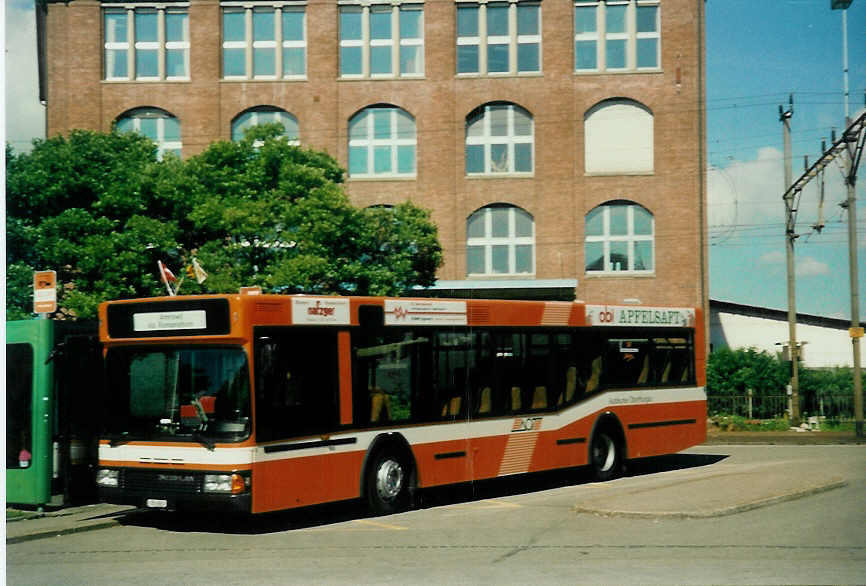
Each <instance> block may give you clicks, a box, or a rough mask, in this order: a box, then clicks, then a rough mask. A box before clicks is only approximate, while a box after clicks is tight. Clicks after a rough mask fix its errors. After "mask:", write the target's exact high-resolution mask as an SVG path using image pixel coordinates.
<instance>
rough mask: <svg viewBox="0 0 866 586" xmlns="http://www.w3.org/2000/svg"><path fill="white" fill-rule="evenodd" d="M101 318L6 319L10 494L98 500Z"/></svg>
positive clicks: (28, 500) (54, 501)
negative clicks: (93, 320)
mask: <svg viewBox="0 0 866 586" xmlns="http://www.w3.org/2000/svg"><path fill="white" fill-rule="evenodd" d="M102 381H103V379H102V351H101V348H100V345H99V336H98V329H97V324H96V323H81V322H63V321H53V320H47V319H34V320H23V321H11V322H6V502H7V503H8V504H22V505H32V506H36V507H39V508H41V507H42V506H43V505H48V504H50V505H63V504H71V503H86V502H95V501H96V487H95V478H94V474H95V473H94V470H95V466H96V462H97V457H98V456H97V450H98V433H99V426H100V415H101V409H102V400H101V399H102V386H103V384H102Z"/></svg>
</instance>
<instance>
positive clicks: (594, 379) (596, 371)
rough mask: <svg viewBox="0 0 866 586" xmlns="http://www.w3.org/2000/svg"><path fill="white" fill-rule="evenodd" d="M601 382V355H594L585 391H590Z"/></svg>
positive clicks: (595, 388)
mask: <svg viewBox="0 0 866 586" xmlns="http://www.w3.org/2000/svg"><path fill="white" fill-rule="evenodd" d="M600 383H601V356H596V357H595V359H594V360H593V361H592V373H591V374H590V376H589V380H588V381H586V392H587V393H591V392H593V391H595V390H597V389H598V385H599V384H600Z"/></svg>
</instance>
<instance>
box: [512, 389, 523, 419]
mask: <svg viewBox="0 0 866 586" xmlns="http://www.w3.org/2000/svg"><path fill="white" fill-rule="evenodd" d="M522 407H523V402H522V401H521V399H520V387H511V411H513V412H515V413H516V412H517V411H520V410H521V408H522Z"/></svg>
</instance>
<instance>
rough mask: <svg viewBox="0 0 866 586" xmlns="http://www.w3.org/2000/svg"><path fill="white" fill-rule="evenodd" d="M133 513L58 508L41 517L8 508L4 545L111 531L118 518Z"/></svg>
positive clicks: (116, 508)
mask: <svg viewBox="0 0 866 586" xmlns="http://www.w3.org/2000/svg"><path fill="white" fill-rule="evenodd" d="M134 510H135V508H134V507H129V506H125V505H109V504H105V503H98V504H93V505H84V506H80V507H67V508H61V509H57V510H50V511H45V512H44V513H41V514H40V513H37V512H36V511H22V510H17V509H9V508H7V509H6V543H7V544H10V543H20V542H22V541H30V540H32V539H44V538H46V537H56V536H58V535H68V534H70V533H78V532H80V531H93V530H95V529H105V528H107V527H114V526H115V525H117V523H118V522H117V517H119V516H121V515H124V514H126V513H128V512H130V511H134Z"/></svg>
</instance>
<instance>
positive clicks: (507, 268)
mask: <svg viewBox="0 0 866 586" xmlns="http://www.w3.org/2000/svg"><path fill="white" fill-rule="evenodd" d="M534 273H535V222H534V221H533V219H532V216H531V215H530V214H529V213H527V212H526V211H525V210H523V209H521V208H519V207H516V206H512V205H508V204H495V205H490V206H487V207H483V208H481V209H479V210H478V211H476V212H475V213H473V214H472V215H471V216H469V219H468V220H467V222H466V274H467V275H531V274H534Z"/></svg>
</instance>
